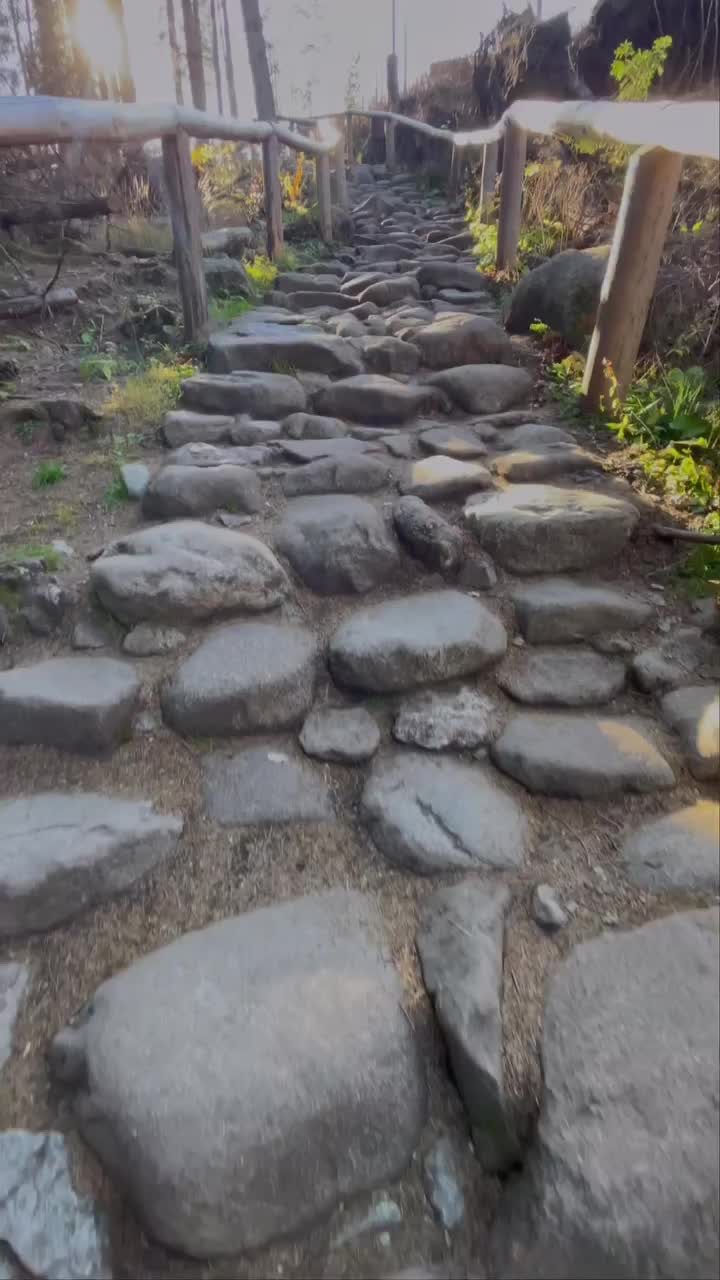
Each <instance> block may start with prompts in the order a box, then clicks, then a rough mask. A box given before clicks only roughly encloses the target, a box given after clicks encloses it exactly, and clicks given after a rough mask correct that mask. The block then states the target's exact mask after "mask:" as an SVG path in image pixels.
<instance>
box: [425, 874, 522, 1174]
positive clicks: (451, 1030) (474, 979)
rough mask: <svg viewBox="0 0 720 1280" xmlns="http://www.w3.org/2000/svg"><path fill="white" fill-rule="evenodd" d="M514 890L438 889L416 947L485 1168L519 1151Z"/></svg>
mask: <svg viewBox="0 0 720 1280" xmlns="http://www.w3.org/2000/svg"><path fill="white" fill-rule="evenodd" d="M509 906H510V892H509V890H508V889H506V888H504V887H503V886H502V885H493V884H492V883H490V882H485V881H483V880H481V879H479V878H478V877H474V876H473V877H468V878H467V879H465V880H461V881H460V882H459V884H454V885H450V886H449V887H447V888H445V889H439V890H437V892H435V893H433V894H432V896H431V897H430V898H426V899H425V901H424V903H423V905H422V911H421V918H420V928H419V930H418V934H417V948H418V953H419V955H420V963H421V965H422V971H423V978H424V981H425V985H426V987H427V989H428V992H429V994H430V995H431V997H432V1000H433V1004H434V1007H435V1014H436V1017H437V1019H438V1022H439V1023H440V1027H441V1029H442V1033H443V1037H444V1039H445V1042H446V1044H447V1049H448V1056H449V1058H450V1065H451V1068H452V1072H453V1075H454V1077H455V1081H456V1083H457V1087H458V1091H459V1093H460V1097H461V1098H462V1100H463V1102H464V1104H465V1108H466V1110H467V1113H468V1117H469V1119H470V1124H471V1126H472V1134H473V1145H474V1147H475V1151H476V1153H477V1157H478V1159H479V1161H480V1164H481V1165H482V1167H483V1169H485V1170H486V1172H488V1173H498V1172H502V1171H503V1170H504V1169H507V1168H508V1167H509V1166H510V1165H511V1164H513V1163H514V1162H515V1161H516V1160H517V1158H518V1154H519V1146H518V1140H517V1136H516V1134H515V1132H514V1126H513V1122H512V1117H511V1110H510V1107H509V1105H508V1101H507V1097H506V1092H505V1085H504V1081H503V1019H502V988H503V940H504V933H505V915H506V912H507V910H508V907H509Z"/></svg>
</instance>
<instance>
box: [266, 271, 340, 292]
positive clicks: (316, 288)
mask: <svg viewBox="0 0 720 1280" xmlns="http://www.w3.org/2000/svg"><path fill="white" fill-rule="evenodd" d="M274 288H275V289H277V290H278V292H279V293H327V291H328V289H335V288H337V279H336V277H335V275H322V274H319V275H311V274H310V273H308V272H305V271H280V272H279V273H278V275H277V276H276V279H275V284H274Z"/></svg>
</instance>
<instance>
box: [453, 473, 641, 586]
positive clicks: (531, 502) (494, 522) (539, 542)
mask: <svg viewBox="0 0 720 1280" xmlns="http://www.w3.org/2000/svg"><path fill="white" fill-rule="evenodd" d="M465 522H466V524H467V525H468V526H469V528H470V529H472V531H473V533H474V534H475V536H476V538H477V539H478V541H479V542H480V545H481V546H482V547H483V548H484V550H485V551H488V552H489V553H490V555H491V556H494V558H495V559H496V560H497V561H498V563H499V564H501V565H502V566H503V568H504V569H507V570H509V572H510V573H558V572H560V573H562V572H564V571H565V570H568V569H588V568H592V567H594V566H595V565H598V564H604V563H606V562H607V561H611V560H614V558H615V557H616V556H618V555H619V554H620V552H621V551H622V550H623V549H624V547H625V545H626V543H627V541H628V539H629V538H630V536H631V534H632V533H633V532H634V530H635V527H636V525H637V523H638V513H637V511H636V510H635V508H634V507H633V506H631V504H630V503H629V502H623V501H622V500H621V499H619V498H611V497H609V496H608V495H607V494H603V493H593V492H592V491H590V490H587V491H586V490H584V489H560V488H555V487H554V486H552V485H541V484H518V485H512V486H511V487H510V488H509V489H505V490H503V491H502V492H498V493H492V494H489V495H487V496H483V495H477V496H475V497H472V498H469V499H468V501H467V503H466V504H465Z"/></svg>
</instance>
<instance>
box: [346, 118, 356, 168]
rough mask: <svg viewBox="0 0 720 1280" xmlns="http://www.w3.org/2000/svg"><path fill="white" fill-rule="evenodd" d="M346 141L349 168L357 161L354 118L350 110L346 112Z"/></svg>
mask: <svg viewBox="0 0 720 1280" xmlns="http://www.w3.org/2000/svg"><path fill="white" fill-rule="evenodd" d="M345 142H346V145H347V162H348V168H350V165H351V164H354V163H355V152H354V150H353V118H352V114H351V112H350V111H347V112H346V113H345Z"/></svg>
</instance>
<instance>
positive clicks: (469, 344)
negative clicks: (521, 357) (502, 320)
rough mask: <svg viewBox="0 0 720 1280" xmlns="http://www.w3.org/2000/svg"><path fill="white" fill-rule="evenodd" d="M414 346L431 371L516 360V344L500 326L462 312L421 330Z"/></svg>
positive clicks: (416, 336)
mask: <svg viewBox="0 0 720 1280" xmlns="http://www.w3.org/2000/svg"><path fill="white" fill-rule="evenodd" d="M413 343H414V344H415V346H416V347H419V348H420V354H421V355H422V361H423V364H425V365H427V366H428V368H430V369H449V368H453V367H457V366H458V365H463V364H505V363H507V364H510V363H511V361H512V354H513V350H512V344H511V342H510V339H509V338H508V336H507V334H506V333H504V332H503V330H502V329H501V328H500V326H499V325H497V324H495V322H494V321H493V320H488V319H486V317H484V316H474V315H472V314H463V313H462V312H460V311H456V312H454V313H449V314H446V315H439V316H438V318H437V320H434V321H433V323H432V324H429V325H427V327H426V328H424V329H419V330H418V332H417V333H416V334H415V335H414V336H413Z"/></svg>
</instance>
